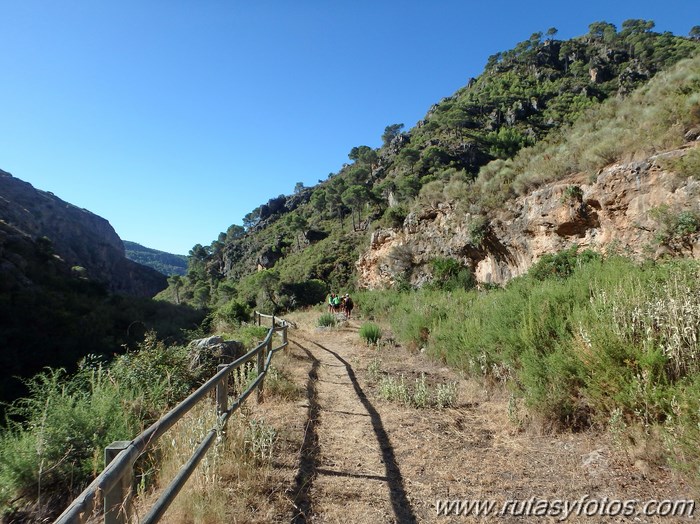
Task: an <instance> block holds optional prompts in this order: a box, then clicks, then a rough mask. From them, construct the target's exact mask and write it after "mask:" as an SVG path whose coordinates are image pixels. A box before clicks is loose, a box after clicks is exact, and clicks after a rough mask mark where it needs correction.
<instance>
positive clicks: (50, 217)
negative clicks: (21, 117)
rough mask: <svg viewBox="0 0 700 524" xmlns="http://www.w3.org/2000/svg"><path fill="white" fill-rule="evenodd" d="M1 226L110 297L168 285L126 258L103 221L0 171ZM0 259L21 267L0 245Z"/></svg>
mask: <svg viewBox="0 0 700 524" xmlns="http://www.w3.org/2000/svg"><path fill="white" fill-rule="evenodd" d="M0 220H2V221H4V222H5V223H6V224H8V225H9V226H11V227H12V228H14V229H16V230H17V231H18V232H20V233H23V234H25V235H27V236H28V237H30V238H31V239H32V240H33V241H35V242H40V243H42V244H43V245H44V248H45V249H46V250H47V251H49V252H51V253H52V254H54V255H57V256H58V257H60V259H61V260H63V261H64V262H65V263H66V264H67V265H68V267H74V268H75V269H76V270H78V271H81V272H83V273H84V276H86V277H88V278H90V279H91V280H94V281H96V282H99V283H101V284H103V285H104V286H105V287H106V288H107V289H108V290H109V291H111V292H114V293H121V294H125V295H132V296H144V297H152V296H154V295H155V294H156V293H158V292H159V291H161V290H162V289H163V288H165V287H166V285H167V282H166V279H165V277H164V276H163V275H162V274H160V273H158V272H157V271H155V270H153V269H151V268H149V267H146V266H143V265H141V264H137V263H136V262H133V261H131V260H128V259H127V258H126V255H125V250H124V244H123V243H122V240H121V239H120V238H119V235H117V233H116V232H115V231H114V228H113V227H112V226H111V225H110V223H109V222H108V221H107V220H105V219H104V218H102V217H100V216H98V215H95V214H94V213H91V212H90V211H88V210H87V209H81V208H79V207H77V206H74V205H73V204H70V203H68V202H65V201H64V200H61V199H60V198H58V197H57V196H55V195H54V194H53V193H50V192H47V191H41V190H39V189H36V188H34V187H33V186H32V185H31V184H29V183H27V182H24V181H22V180H20V179H18V178H15V177H13V176H12V175H11V174H10V173H7V172H5V171H2V170H0ZM0 256H1V257H2V259H3V265H8V266H9V265H12V266H16V267H20V268H21V267H22V265H23V262H22V260H21V257H19V256H17V255H16V254H14V253H12V252H11V249H9V247H8V246H6V245H4V244H3V245H0ZM79 268H82V269H79Z"/></svg>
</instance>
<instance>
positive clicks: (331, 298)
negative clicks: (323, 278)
mask: <svg viewBox="0 0 700 524" xmlns="http://www.w3.org/2000/svg"><path fill="white" fill-rule="evenodd" d="M333 297H335V293H331V294H330V295H328V312H329V313H333Z"/></svg>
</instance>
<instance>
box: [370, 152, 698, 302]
mask: <svg viewBox="0 0 700 524" xmlns="http://www.w3.org/2000/svg"><path fill="white" fill-rule="evenodd" d="M689 147H692V146H689ZM685 151H687V148H682V149H678V150H674V151H670V152H667V153H664V154H661V155H657V156H654V157H651V158H649V159H647V160H646V161H642V162H629V163H618V164H614V165H611V166H608V167H607V168H605V169H603V170H602V171H601V172H600V173H599V174H598V176H597V177H595V178H594V179H592V180H591V179H590V177H589V176H588V175H585V174H579V175H576V176H572V177H570V178H568V179H566V180H563V181H558V182H554V183H550V184H546V185H544V186H541V187H540V188H538V189H536V190H534V191H532V192H531V193H529V194H527V195H523V196H521V197H518V198H517V199H515V200H513V201H510V202H509V203H508V204H507V207H506V208H504V209H502V210H500V211H499V212H497V213H495V215H493V216H491V217H490V218H491V220H490V222H489V223H488V224H487V225H485V226H484V227H483V228H482V229H481V230H477V229H476V228H475V227H474V226H473V224H474V217H470V216H469V215H468V214H465V213H459V212H458V211H457V210H456V206H453V205H449V204H440V205H438V207H437V208H434V209H427V210H423V211H422V212H421V213H411V214H409V215H408V216H407V217H406V220H405V221H404V224H403V227H402V228H401V229H399V230H396V229H383V230H378V231H375V232H374V233H373V234H372V237H371V241H370V246H369V249H368V250H367V251H366V252H365V253H363V254H362V255H361V256H360V259H359V260H358V262H357V269H358V283H359V285H360V286H361V287H363V288H368V289H374V288H382V287H388V286H391V285H392V284H393V283H394V282H395V281H396V280H397V278H399V276H400V275H401V276H403V277H404V278H406V277H407V278H408V279H409V280H410V282H411V283H412V284H413V285H415V286H420V285H421V284H423V283H424V282H426V281H428V280H429V279H430V277H431V275H430V261H431V260H433V259H434V258H436V257H449V258H454V259H457V260H460V261H461V262H462V263H463V264H464V265H465V266H467V267H469V268H471V270H472V271H473V272H474V274H475V276H476V278H477V280H478V281H480V282H488V283H495V284H502V283H505V282H507V281H508V280H509V279H511V278H513V277H515V276H518V275H522V274H523V273H525V272H526V271H527V270H528V269H529V268H530V266H531V265H532V264H533V263H534V262H536V261H537V260H538V259H539V258H540V257H541V256H542V255H544V254H546V253H554V252H558V251H560V250H563V249H567V248H569V247H571V246H573V245H578V246H579V247H581V248H590V249H593V250H595V251H598V252H604V253H609V252H617V253H621V254H625V255H628V256H633V257H637V258H642V257H649V256H651V257H654V256H656V257H658V256H662V255H665V254H668V249H666V248H663V247H659V244H658V242H656V241H655V235H656V234H657V232H658V230H659V227H660V225H659V223H658V221H657V220H656V219H655V218H654V217H653V216H652V215H653V214H650V211H651V210H652V209H654V208H659V207H660V206H662V205H665V206H668V209H669V210H670V211H671V212H675V213H679V212H682V211H691V212H693V213H696V214H698V213H700V180H698V179H697V178H688V179H682V178H681V177H679V175H677V174H676V173H674V172H671V171H668V170H666V169H664V168H663V167H662V166H663V165H665V162H663V160H664V159H665V158H668V157H674V156H681V155H683V154H684V153H685ZM477 233H478V235H477ZM676 252H677V254H682V255H684V256H692V257H694V258H698V259H700V239H699V238H698V233H697V232H696V233H694V234H693V235H691V237H690V238H689V239H688V241H687V242H686V243H685V244H684V245H682V246H676Z"/></svg>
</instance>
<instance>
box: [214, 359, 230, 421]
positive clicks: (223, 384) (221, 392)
mask: <svg viewBox="0 0 700 524" xmlns="http://www.w3.org/2000/svg"><path fill="white" fill-rule="evenodd" d="M225 367H227V364H219V365H218V366H217V368H216V372H217V373H218V372H219V371H221V370H222V369H223V368H225ZM227 409H228V373H226V374H225V375H224V376H223V378H222V379H221V381H220V382H219V383H218V384H217V385H216V414H217V415H218V416H221V415H222V414H223V413H225V412H226V410H227Z"/></svg>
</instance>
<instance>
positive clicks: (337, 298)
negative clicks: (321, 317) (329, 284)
mask: <svg viewBox="0 0 700 524" xmlns="http://www.w3.org/2000/svg"><path fill="white" fill-rule="evenodd" d="M333 312H334V313H338V312H340V296H338V295H337V294H334V295H333Z"/></svg>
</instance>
